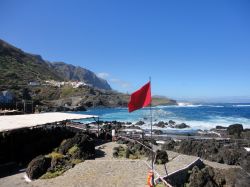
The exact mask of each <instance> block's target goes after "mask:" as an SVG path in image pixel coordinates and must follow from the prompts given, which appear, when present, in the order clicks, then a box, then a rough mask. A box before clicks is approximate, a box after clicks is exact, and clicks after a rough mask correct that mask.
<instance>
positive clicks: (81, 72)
mask: <svg viewBox="0 0 250 187" xmlns="http://www.w3.org/2000/svg"><path fill="white" fill-rule="evenodd" d="M51 65H52V68H53V69H54V70H55V71H56V72H57V73H58V74H59V75H61V76H63V77H64V78H65V79H68V80H74V81H83V82H85V83H87V84H89V85H92V86H93V87H96V88H99V89H104V90H111V87H110V85H109V84H108V82H107V81H106V80H104V79H102V78H100V77H97V76H96V74H95V73H93V72H92V71H90V70H87V69H85V68H82V67H79V66H73V65H71V64H66V63H64V62H54V63H52V64H51Z"/></svg>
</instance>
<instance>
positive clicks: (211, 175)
mask: <svg viewBox="0 0 250 187" xmlns="http://www.w3.org/2000/svg"><path fill="white" fill-rule="evenodd" d="M224 184H225V179H224V176H223V175H220V174H219V173H216V174H215V172H214V170H213V168H211V167H208V166H206V167H205V168H203V169H201V170H200V169H199V168H198V167H197V166H194V167H193V169H192V171H191V175H190V176H189V184H188V186H192V187H218V186H223V185H224Z"/></svg>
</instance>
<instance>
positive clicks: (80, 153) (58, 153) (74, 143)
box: [26, 133, 95, 179]
mask: <svg viewBox="0 0 250 187" xmlns="http://www.w3.org/2000/svg"><path fill="white" fill-rule="evenodd" d="M94 155H95V145H94V140H93V139H92V138H90V136H89V135H87V134H84V133H77V134H76V135H75V136H74V137H73V138H69V139H66V140H64V141H63V142H62V143H61V145H60V146H59V147H58V148H56V149H55V151H54V152H52V153H50V154H48V155H46V156H43V155H40V156H38V157H36V158H34V159H33V160H32V161H31V162H30V163H29V165H28V168H27V170H26V173H27V175H28V176H29V177H30V178H31V179H37V178H40V177H41V178H53V177H56V176H58V175H60V174H62V173H63V172H65V171H66V170H68V169H70V168H72V167H74V165H75V164H77V163H79V162H82V161H84V160H86V159H90V158H94Z"/></svg>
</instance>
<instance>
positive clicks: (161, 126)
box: [154, 121, 168, 128]
mask: <svg viewBox="0 0 250 187" xmlns="http://www.w3.org/2000/svg"><path fill="white" fill-rule="evenodd" d="M154 126H156V127H160V128H165V127H166V126H168V123H167V122H166V123H165V122H163V121H159V122H158V123H155V124H154Z"/></svg>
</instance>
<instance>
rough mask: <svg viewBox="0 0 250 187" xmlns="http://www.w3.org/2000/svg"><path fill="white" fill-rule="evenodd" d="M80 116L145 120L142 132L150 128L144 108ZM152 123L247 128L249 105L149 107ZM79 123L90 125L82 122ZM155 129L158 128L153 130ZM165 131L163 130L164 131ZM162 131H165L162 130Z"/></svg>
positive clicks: (193, 127) (104, 110) (97, 110)
mask: <svg viewBox="0 0 250 187" xmlns="http://www.w3.org/2000/svg"><path fill="white" fill-rule="evenodd" d="M77 113H82V114H93V115H98V116H99V117H100V120H102V121H114V120H116V121H122V122H132V123H135V122H137V121H140V120H142V121H144V122H145V125H143V126H142V128H144V129H149V128H150V109H149V108H144V109H140V110H137V111H135V112H132V113H129V112H128V110H127V108H93V109H89V110H88V111H85V112H77ZM152 114H153V123H156V122H159V121H164V122H166V121H169V120H174V121H175V122H176V123H186V124H187V125H189V126H190V128H189V129H187V130H198V129H201V130H209V129H211V128H214V127H216V126H225V127H227V126H229V125H232V124H235V123H239V124H242V125H243V127H244V128H250V103H233V104H232V103H223V104H222V103H219V104H218V103H213V104H184V103H180V104H179V105H178V106H157V107H152ZM80 122H85V123H86V122H90V121H86V120H82V121H80ZM154 128H155V129H158V127H154ZM167 129H168V128H166V130H167ZM163 130H164V129H163Z"/></svg>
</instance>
